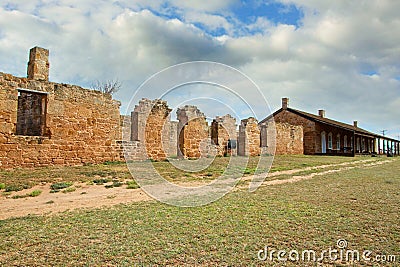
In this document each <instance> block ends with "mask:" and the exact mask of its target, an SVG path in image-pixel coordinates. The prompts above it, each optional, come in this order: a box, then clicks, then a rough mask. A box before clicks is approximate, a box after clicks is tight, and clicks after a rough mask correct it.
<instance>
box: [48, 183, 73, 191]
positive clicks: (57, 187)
mask: <svg viewBox="0 0 400 267" xmlns="http://www.w3.org/2000/svg"><path fill="white" fill-rule="evenodd" d="M72 184H73V183H72V182H59V183H55V184H52V185H51V186H50V189H51V191H50V193H57V192H60V190H62V189H65V188H68V187H70V186H71V185H72Z"/></svg>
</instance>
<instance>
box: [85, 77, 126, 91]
mask: <svg viewBox="0 0 400 267" xmlns="http://www.w3.org/2000/svg"><path fill="white" fill-rule="evenodd" d="M121 86H122V84H121V82H120V81H119V80H118V79H116V80H107V81H104V82H101V81H99V80H97V81H96V82H95V83H93V84H92V86H91V88H92V89H93V90H96V91H100V92H102V93H105V94H110V95H112V94H114V93H116V92H118V91H119V89H121Z"/></svg>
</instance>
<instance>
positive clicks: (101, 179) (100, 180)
mask: <svg viewBox="0 0 400 267" xmlns="http://www.w3.org/2000/svg"><path fill="white" fill-rule="evenodd" d="M108 182H109V180H108V179H105V178H100V179H94V180H93V183H95V184H97V185H102V184H105V183H108Z"/></svg>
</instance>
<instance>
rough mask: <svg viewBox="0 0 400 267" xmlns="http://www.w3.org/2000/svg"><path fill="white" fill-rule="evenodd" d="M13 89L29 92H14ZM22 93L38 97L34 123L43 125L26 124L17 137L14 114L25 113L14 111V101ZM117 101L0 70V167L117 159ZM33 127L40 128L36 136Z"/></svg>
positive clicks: (98, 94) (15, 108)
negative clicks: (39, 112)
mask: <svg viewBox="0 0 400 267" xmlns="http://www.w3.org/2000/svg"><path fill="white" fill-rule="evenodd" d="M18 88H22V89H28V90H34V92H33V93H27V92H29V91H20V93H19V90H18ZM36 91H37V92H43V93H46V94H40V93H36ZM19 95H20V96H19ZM24 95H34V96H38V95H40V96H41V95H43V96H44V97H45V100H44V101H45V105H46V108H45V116H43V119H44V120H45V121H44V122H43V124H40V125H39V126H40V127H42V129H38V128H37V127H36V128H35V126H32V125H28V126H29V127H25V129H24V131H23V132H21V133H22V134H24V135H21V133H18V134H17V128H20V127H19V126H18V127H17V125H18V123H17V121H20V120H18V119H17V117H21V116H22V117H24V114H21V113H20V112H18V107H19V106H18V102H20V104H21V102H22V101H23V99H22V100H21V97H22V98H23V97H24ZM119 105H120V104H119V102H118V101H115V100H112V98H111V96H108V95H103V94H102V93H100V92H97V91H92V90H85V89H83V88H81V87H79V86H74V85H65V84H57V83H52V82H48V81H37V80H30V79H27V78H19V77H14V76H12V75H10V74H4V73H0V125H1V126H0V167H1V168H13V167H34V166H47V165H59V164H62V165H78V164H83V163H99V162H105V161H114V160H121V158H120V155H119V154H118V152H116V151H115V149H113V145H116V143H115V140H118V139H119V138H118V137H119V136H118V133H119V131H120V127H119V124H120V115H119ZM20 108H21V105H20ZM33 109H34V107H33ZM18 115H19V116H18ZM25 116H26V114H25ZM31 122H32V123H33V124H35V121H31ZM18 130H19V131H20V129H18ZM37 131H41V133H40V135H38V132H37Z"/></svg>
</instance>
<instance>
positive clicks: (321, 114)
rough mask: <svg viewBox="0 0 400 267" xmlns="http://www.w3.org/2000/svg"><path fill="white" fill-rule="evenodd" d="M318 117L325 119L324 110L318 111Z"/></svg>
mask: <svg viewBox="0 0 400 267" xmlns="http://www.w3.org/2000/svg"><path fill="white" fill-rule="evenodd" d="M318 115H319V116H320V117H321V118H325V110H323V109H320V110H318Z"/></svg>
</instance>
